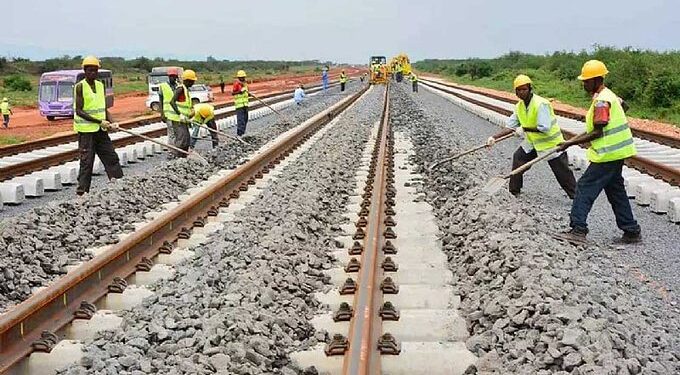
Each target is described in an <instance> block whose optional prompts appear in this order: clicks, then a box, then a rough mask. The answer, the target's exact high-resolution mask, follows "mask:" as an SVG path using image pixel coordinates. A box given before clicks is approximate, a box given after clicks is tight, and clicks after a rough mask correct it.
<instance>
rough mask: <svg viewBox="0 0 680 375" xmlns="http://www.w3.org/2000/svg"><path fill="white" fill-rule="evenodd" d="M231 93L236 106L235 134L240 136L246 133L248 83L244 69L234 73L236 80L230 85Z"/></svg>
mask: <svg viewBox="0 0 680 375" xmlns="http://www.w3.org/2000/svg"><path fill="white" fill-rule="evenodd" d="M231 95H233V96H234V108H236V135H237V136H239V137H241V136H243V135H244V134H245V133H246V125H248V84H247V83H246V72H245V70H239V71H238V72H237V73H236V81H234V84H233V85H232V86H231Z"/></svg>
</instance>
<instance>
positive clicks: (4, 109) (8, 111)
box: [0, 98, 14, 129]
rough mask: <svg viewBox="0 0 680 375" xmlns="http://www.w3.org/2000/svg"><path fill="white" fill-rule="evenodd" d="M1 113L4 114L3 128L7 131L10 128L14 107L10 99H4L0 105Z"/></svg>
mask: <svg viewBox="0 0 680 375" xmlns="http://www.w3.org/2000/svg"><path fill="white" fill-rule="evenodd" d="M0 113H2V126H3V127H4V128H5V129H7V128H9V115H13V114H14V113H13V112H12V107H10V105H9V99H7V98H2V103H0Z"/></svg>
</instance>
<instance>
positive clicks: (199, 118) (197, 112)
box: [192, 103, 215, 124]
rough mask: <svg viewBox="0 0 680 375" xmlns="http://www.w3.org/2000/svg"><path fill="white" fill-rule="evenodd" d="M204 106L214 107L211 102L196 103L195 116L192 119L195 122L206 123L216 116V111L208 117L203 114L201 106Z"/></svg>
mask: <svg viewBox="0 0 680 375" xmlns="http://www.w3.org/2000/svg"><path fill="white" fill-rule="evenodd" d="M203 107H212V106H211V105H210V104H206V103H199V104H196V105H195V106H194V118H193V119H192V120H193V122H197V123H199V124H205V123H207V122H208V121H210V120H212V119H213V118H215V112H213V114H212V115H210V116H208V117H203V116H201V108H203Z"/></svg>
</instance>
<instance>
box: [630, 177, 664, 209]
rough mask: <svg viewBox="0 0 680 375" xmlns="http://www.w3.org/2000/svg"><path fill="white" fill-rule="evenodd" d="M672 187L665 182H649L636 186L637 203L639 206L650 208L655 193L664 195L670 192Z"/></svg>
mask: <svg viewBox="0 0 680 375" xmlns="http://www.w3.org/2000/svg"><path fill="white" fill-rule="evenodd" d="M670 189H671V186H670V185H668V184H667V183H665V182H663V181H658V180H654V181H649V182H644V183H642V184H639V185H637V186H636V190H635V203H637V204H638V205H639V206H649V204H650V203H651V197H652V193H653V192H659V193H662V192H664V191H667V190H670Z"/></svg>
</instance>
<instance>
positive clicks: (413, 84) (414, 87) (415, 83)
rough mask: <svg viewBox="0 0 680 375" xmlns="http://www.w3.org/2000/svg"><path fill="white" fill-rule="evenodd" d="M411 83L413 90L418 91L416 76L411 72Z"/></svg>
mask: <svg viewBox="0 0 680 375" xmlns="http://www.w3.org/2000/svg"><path fill="white" fill-rule="evenodd" d="M411 85H412V86H413V92H418V76H416V74H415V73H413V72H411Z"/></svg>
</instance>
